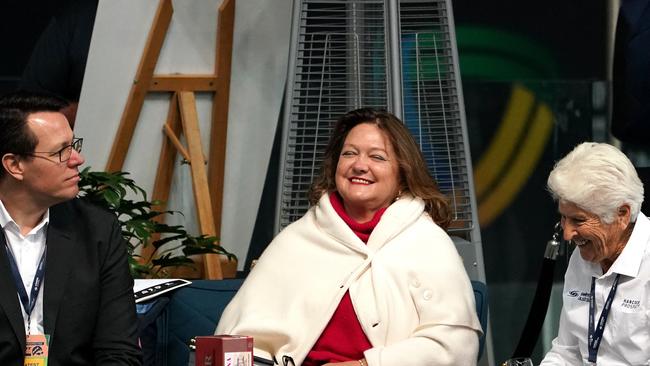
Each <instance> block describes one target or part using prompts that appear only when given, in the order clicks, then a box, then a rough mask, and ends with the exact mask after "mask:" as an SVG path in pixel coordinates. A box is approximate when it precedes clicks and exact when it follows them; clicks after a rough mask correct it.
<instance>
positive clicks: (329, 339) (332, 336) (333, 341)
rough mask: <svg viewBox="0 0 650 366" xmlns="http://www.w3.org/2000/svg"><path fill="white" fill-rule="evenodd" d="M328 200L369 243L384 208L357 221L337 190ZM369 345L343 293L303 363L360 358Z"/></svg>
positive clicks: (309, 365) (315, 365)
mask: <svg viewBox="0 0 650 366" xmlns="http://www.w3.org/2000/svg"><path fill="white" fill-rule="evenodd" d="M330 202H331V204H332V207H333V208H334V210H335V211H336V213H338V214H339V216H341V218H342V219H343V221H345V223H346V224H348V226H350V228H351V229H352V231H354V233H355V234H357V236H358V237H359V238H360V239H361V240H362V241H363V242H364V243H367V242H368V238H369V237H370V233H371V232H372V230H373V229H374V228H375V226H377V223H378V222H379V219H380V218H381V215H382V214H383V213H384V211H386V209H385V208H382V209H380V210H378V211H377V212H376V213H375V216H374V217H373V218H372V220H370V221H368V222H364V223H358V222H356V221H355V220H353V219H352V218H350V216H348V214H347V213H346V212H345V208H344V207H343V201H342V199H341V196H339V194H338V193H332V194H330ZM371 347H372V345H371V344H370V341H369V340H368V337H366V334H365V333H364V332H363V328H361V324H360V323H359V320H358V319H357V315H356V314H355V312H354V307H353V306H352V299H350V293H349V292H346V293H345V295H344V296H343V298H342V299H341V302H340V303H339V306H338V308H336V311H334V315H332V318H331V319H330V321H329V323H328V324H327V326H326V327H325V330H323V333H321V335H320V337H319V338H318V340H317V341H316V344H314V347H313V348H312V349H311V351H309V353H308V354H307V358H306V359H305V361H304V362H303V366H318V365H323V364H326V363H328V362H343V361H351V360H359V359H362V358H363V357H364V356H363V351H365V350H367V349H369V348H371Z"/></svg>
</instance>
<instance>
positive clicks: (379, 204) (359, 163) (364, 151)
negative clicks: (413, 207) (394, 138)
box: [335, 123, 400, 222]
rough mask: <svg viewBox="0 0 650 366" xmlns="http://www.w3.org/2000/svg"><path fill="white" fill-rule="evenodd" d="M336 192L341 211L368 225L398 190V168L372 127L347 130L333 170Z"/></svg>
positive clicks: (389, 148) (385, 140)
mask: <svg viewBox="0 0 650 366" xmlns="http://www.w3.org/2000/svg"><path fill="white" fill-rule="evenodd" d="M335 181H336V189H337V191H338V192H339V194H340V195H341V197H342V198H343V205H344V207H345V211H346V212H347V213H348V215H350V217H351V218H353V219H355V220H357V221H358V222H367V221H370V220H371V219H372V217H373V215H374V214H375V212H377V210H379V209H381V208H383V207H388V205H390V203H391V202H392V201H393V200H394V199H395V197H396V196H397V193H398V192H399V187H400V176H399V164H398V162H397V156H396V155H395V151H394V149H393V146H392V145H391V143H390V141H389V139H388V136H387V135H386V133H384V131H382V130H381V129H380V128H379V127H377V125H375V124H373V123H361V124H359V125H357V126H355V127H354V128H352V129H351V130H350V132H349V133H348V135H347V137H346V138H345V142H344V143H343V148H342V149H341V154H340V156H339V161H338V164H337V166H336V176H335Z"/></svg>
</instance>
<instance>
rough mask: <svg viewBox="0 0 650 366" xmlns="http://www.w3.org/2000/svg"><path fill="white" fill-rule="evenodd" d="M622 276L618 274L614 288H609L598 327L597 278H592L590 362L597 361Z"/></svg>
mask: <svg viewBox="0 0 650 366" xmlns="http://www.w3.org/2000/svg"><path fill="white" fill-rule="evenodd" d="M620 277H621V275H620V274H617V275H616V278H615V279H614V283H613V284H612V288H611V289H610V290H609V295H607V300H606V301H605V306H603V311H602V312H601V313H600V318H599V319H598V328H596V329H594V313H595V308H596V278H595V277H592V278H591V294H590V296H589V334H588V337H589V338H588V339H589V342H587V348H588V349H589V362H594V363H595V362H596V355H597V354H598V348H599V347H600V341H601V340H602V339H603V330H605V323H607V316H608V315H609V310H610V309H611V308H612V302H613V301H614V294H616V289H617V288H618V280H619V278H620Z"/></svg>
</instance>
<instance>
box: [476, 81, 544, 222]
mask: <svg viewBox="0 0 650 366" xmlns="http://www.w3.org/2000/svg"><path fill="white" fill-rule="evenodd" d="M527 93H528V94H527ZM529 96H532V93H530V91H527V90H525V88H524V87H522V86H518V85H515V86H514V87H513V94H512V97H511V100H510V102H509V108H508V111H507V113H506V116H505V117H504V122H503V124H505V123H509V124H510V125H511V126H516V127H514V128H519V129H523V127H520V126H525V125H526V123H525V122H526V120H527V117H528V114H527V113H524V111H522V110H517V111H516V112H517V113H516V114H515V111H512V110H511V109H518V107H514V106H512V104H514V103H518V102H517V99H519V103H520V102H522V101H524V102H525V103H529V104H528V106H527V107H526V109H527V110H528V111H529V110H530V109H531V107H532V102H533V101H532V100H530V101H529V98H528V97H529ZM508 114H511V116H510V118H517V119H518V122H513V121H511V120H509V119H508ZM502 127H503V126H501V128H502ZM552 127H553V113H552V112H551V110H550V108H549V107H548V105H547V104H545V103H541V102H540V103H539V104H538V105H537V108H536V109H535V112H534V114H533V117H532V120H531V123H530V127H529V128H528V131H527V132H526V133H525V136H524V138H523V140H522V141H521V144H520V148H519V150H516V151H515V147H516V145H517V143H518V142H519V141H520V139H519V138H517V137H518V135H517V137H514V138H513V137H508V139H511V140H509V141H506V140H501V141H498V140H497V138H501V139H505V138H506V137H500V135H499V134H497V135H495V139H494V140H493V142H492V143H491V145H490V149H495V150H496V152H491V151H490V149H488V153H487V154H486V155H484V157H482V158H481V161H480V163H479V165H478V167H479V168H480V167H485V168H484V169H486V170H490V169H493V170H494V171H492V172H489V173H485V172H484V173H481V175H479V174H478V168H477V169H476V171H475V173H476V174H475V181H476V186H477V187H479V186H481V187H483V188H482V189H483V191H482V194H481V197H482V199H480V200H479V208H478V216H479V223H480V225H481V226H482V227H486V226H488V225H490V224H491V223H492V222H493V221H494V220H495V219H496V218H497V217H499V215H500V214H501V213H502V212H503V210H504V209H505V208H506V207H508V206H509V205H510V204H511V203H512V201H513V200H514V199H515V197H516V196H517V194H518V193H519V191H520V190H521V188H522V187H523V186H524V184H525V183H526V181H527V180H528V178H529V177H530V175H531V174H532V172H533V170H534V169H535V167H536V165H537V163H538V161H539V159H540V157H541V155H542V153H543V152H544V147H545V145H546V142H547V141H548V138H549V136H550V135H551V131H552ZM501 128H500V129H501ZM511 128H513V127H511ZM516 133H517V134H521V131H519V132H516ZM503 135H504V136H506V133H503ZM509 135H510V136H514V133H511V134H509ZM501 145H508V146H501ZM493 146H494V147H493ZM506 152H507V153H506ZM513 152H514V155H513ZM492 159H497V160H492ZM509 161H512V162H511V163H510V164H509V166H507V167H506V169H507V170H506V171H505V172H504V174H503V176H502V179H501V180H500V181H498V182H497V183H496V184H492V183H493V182H494V181H495V180H496V178H498V176H499V175H500V174H499V173H501V171H502V170H503V168H504V166H505V165H506V164H507V163H508V162H509ZM482 179H490V181H482V182H481V181H480V180H482ZM489 187H494V188H493V189H492V190H490V191H487V188H489ZM477 192H478V188H477ZM478 196H479V194H478V193H477V197H478Z"/></svg>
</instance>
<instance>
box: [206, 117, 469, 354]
mask: <svg viewBox="0 0 650 366" xmlns="http://www.w3.org/2000/svg"><path fill="white" fill-rule="evenodd" d="M310 202H311V204H312V207H311V208H310V210H309V211H308V212H307V214H306V215H305V216H304V217H302V218H301V219H300V220H298V221H296V222H295V223H293V224H292V225H290V226H288V227H287V228H286V229H284V230H283V231H282V232H281V233H280V234H278V236H277V237H276V238H275V239H274V240H273V242H272V243H271V244H270V245H269V246H268V248H267V249H266V250H265V252H264V253H263V254H262V256H261V257H260V259H259V261H258V262H257V264H256V266H255V268H254V269H253V270H252V271H251V273H250V275H249V277H248V278H247V280H246V281H245V283H244V284H243V286H242V288H241V290H240V291H239V292H238V293H237V295H236V296H235V298H234V299H233V301H232V302H231V303H230V304H229V305H228V307H227V308H226V310H225V311H224V313H223V316H222V317H221V320H220V322H219V325H218V327H217V331H216V333H217V334H240V335H250V336H253V337H254V344H255V356H257V357H262V358H266V359H271V360H275V361H276V362H277V363H278V364H281V365H291V364H294V365H305V366H312V365H339V366H380V365H382V366H397V365H399V366H409V365H413V366H423V365H427V366H435V365H455V366H459V365H474V364H476V357H477V352H478V337H479V336H480V334H481V327H480V324H479V321H478V319H477V317H476V313H475V305H474V296H473V293H472V289H471V285H470V282H469V279H468V277H467V274H466V272H465V270H464V267H463V264H462V261H461V258H460V256H459V255H458V253H457V251H456V249H455V247H454V244H453V243H452V241H451V239H450V238H449V236H448V235H447V234H446V232H445V229H446V227H447V226H448V224H449V222H450V209H449V205H448V203H447V200H446V198H445V197H444V196H443V195H442V194H441V193H440V191H439V190H438V188H437V185H436V183H435V181H434V180H433V179H432V178H431V176H430V175H429V173H428V170H427V168H426V165H425V162H424V159H423V158H422V154H421V153H420V150H419V149H418V146H417V144H416V143H415V141H414V139H413V138H412V136H411V135H410V134H409V132H408V130H407V129H406V127H405V126H404V124H403V123H402V122H401V121H400V120H399V119H397V118H396V117H395V116H393V115H392V114H390V113H387V112H382V111H375V110H372V109H359V110H355V111H352V112H349V113H347V114H346V115H344V116H342V117H341V118H340V119H339V121H338V122H337V124H336V126H335V128H334V131H333V135H332V137H331V139H330V142H329V144H328V146H327V148H326V151H325V158H324V164H323V167H322V170H321V174H320V176H319V177H318V178H317V179H316V181H315V182H314V184H313V185H312V189H311V192H310Z"/></svg>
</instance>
